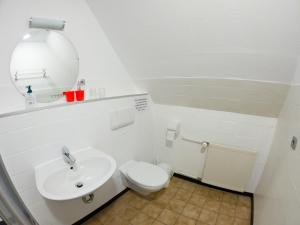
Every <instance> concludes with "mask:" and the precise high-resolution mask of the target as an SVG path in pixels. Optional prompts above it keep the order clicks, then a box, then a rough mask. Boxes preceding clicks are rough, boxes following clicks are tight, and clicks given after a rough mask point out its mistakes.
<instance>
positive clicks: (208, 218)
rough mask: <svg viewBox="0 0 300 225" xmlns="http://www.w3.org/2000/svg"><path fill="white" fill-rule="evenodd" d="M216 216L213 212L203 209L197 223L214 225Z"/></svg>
mask: <svg viewBox="0 0 300 225" xmlns="http://www.w3.org/2000/svg"><path fill="white" fill-rule="evenodd" d="M217 218H218V214H217V213H216V212H213V211H209V210H205V209H203V210H202V211H201V213H200V216H199V221H200V222H201V223H203V224H207V225H214V224H215V223H216V221H217Z"/></svg>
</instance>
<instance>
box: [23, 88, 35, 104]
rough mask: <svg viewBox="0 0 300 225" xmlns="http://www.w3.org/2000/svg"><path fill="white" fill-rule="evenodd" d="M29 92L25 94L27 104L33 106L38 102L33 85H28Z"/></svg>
mask: <svg viewBox="0 0 300 225" xmlns="http://www.w3.org/2000/svg"><path fill="white" fill-rule="evenodd" d="M26 88H27V93H26V94H25V106H26V108H31V107H33V106H34V105H35V103H36V98H35V95H34V94H33V93H32V89H31V85H28V86H26Z"/></svg>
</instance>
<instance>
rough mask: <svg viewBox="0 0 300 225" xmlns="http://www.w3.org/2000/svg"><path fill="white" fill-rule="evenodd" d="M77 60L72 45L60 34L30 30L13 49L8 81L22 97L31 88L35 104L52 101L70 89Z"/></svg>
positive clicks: (74, 77)
mask: <svg viewBox="0 0 300 225" xmlns="http://www.w3.org/2000/svg"><path fill="white" fill-rule="evenodd" d="M78 69H79V58H78V54H77V52H76V49H75V48H74V46H73V44H72V43H71V42H70V41H69V40H68V39H67V38H66V37H65V36H63V35H62V34H61V33H58V32H56V31H52V30H42V29H31V30H30V31H29V32H28V33H27V34H25V35H24V37H23V40H21V41H20V42H19V43H18V45H17V46H16V48H15V50H14V52H13V54H12V57H11V64H10V72H11V78H12V81H13V83H14V84H15V86H16V87H17V89H18V90H19V91H20V93H21V94H23V95H24V94H25V93H26V92H27V88H26V87H27V86H29V85H30V86H31V87H32V91H33V94H35V96H36V99H37V102H51V101H55V100H57V99H58V98H59V97H61V96H62V94H63V92H64V91H67V90H70V89H72V88H73V86H74V84H75V83H76V80H77V77H78Z"/></svg>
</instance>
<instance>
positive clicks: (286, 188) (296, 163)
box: [254, 64, 300, 225]
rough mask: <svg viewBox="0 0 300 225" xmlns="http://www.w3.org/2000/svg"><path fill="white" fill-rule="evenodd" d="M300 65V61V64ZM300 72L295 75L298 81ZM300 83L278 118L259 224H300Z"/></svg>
mask: <svg viewBox="0 0 300 225" xmlns="http://www.w3.org/2000/svg"><path fill="white" fill-rule="evenodd" d="M299 65H300V64H299ZM299 78H300V73H298V74H297V75H296V77H295V82H297V83H298V84H299V82H298V81H297V80H299ZM299 99H300V86H299V85H292V86H291V88H290V91H289V94H288V97H287V100H286V102H285V105H284V107H283V110H282V112H281V114H280V117H279V119H278V126H277V129H276V133H275V136H274V142H273V145H272V149H271V152H270V155H269V158H268V161H267V164H266V167H265V170H264V173H263V176H262V179H261V182H260V184H259V186H258V188H257V191H256V195H255V213H254V216H255V219H254V222H255V225H296V224H300V215H299V212H300V178H299V177H300V176H299V171H300V148H299V143H298V147H297V148H296V150H295V151H293V150H292V149H291V148H290V141H291V139H292V137H293V136H296V137H298V140H299V138H300V136H299V134H300V123H299V121H300V103H299Z"/></svg>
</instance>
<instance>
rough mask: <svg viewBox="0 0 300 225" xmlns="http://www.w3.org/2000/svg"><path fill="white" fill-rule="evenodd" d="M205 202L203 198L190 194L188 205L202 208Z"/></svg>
mask: <svg viewBox="0 0 300 225" xmlns="http://www.w3.org/2000/svg"><path fill="white" fill-rule="evenodd" d="M205 201H206V198H205V197H203V196H201V195H198V194H196V193H194V194H192V196H191V198H190V200H189V201H188V203H190V204H193V205H196V206H199V207H203V205H204V203H205Z"/></svg>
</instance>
